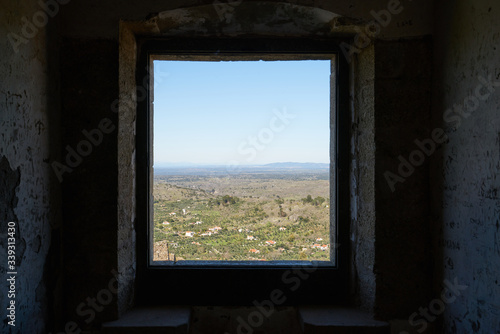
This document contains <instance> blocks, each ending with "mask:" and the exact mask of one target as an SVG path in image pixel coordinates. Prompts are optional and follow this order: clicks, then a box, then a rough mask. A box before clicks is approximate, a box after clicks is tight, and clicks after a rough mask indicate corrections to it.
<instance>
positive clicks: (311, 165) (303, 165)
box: [155, 162, 330, 169]
mask: <svg viewBox="0 0 500 334" xmlns="http://www.w3.org/2000/svg"><path fill="white" fill-rule="evenodd" d="M155 167H156V168H160V169H163V168H166V169H171V168H174V169H177V168H196V169H198V168H203V169H204V168H209V169H219V168H226V167H227V166H226V165H208V164H207V165H204V164H196V163H190V162H180V163H165V164H159V165H158V166H155ZM329 167H330V164H327V163H317V162H273V163H269V164H264V165H240V166H239V168H243V169H325V168H329Z"/></svg>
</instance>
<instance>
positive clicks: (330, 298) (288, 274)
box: [136, 38, 350, 305]
mask: <svg viewBox="0 0 500 334" xmlns="http://www.w3.org/2000/svg"><path fill="white" fill-rule="evenodd" d="M339 44H340V41H338V40H332V39H310V38H308V39H302V38H278V39H276V38H217V39H212V38H203V39H202V38H192V39H187V38H183V39H179V38H163V39H153V38H145V39H139V40H138V48H137V52H138V63H137V73H136V78H137V83H136V84H137V87H138V97H141V96H142V95H143V94H146V97H145V98H144V96H142V98H138V103H137V120H136V127H137V128H136V131H137V134H136V149H137V151H136V167H137V174H136V210H137V223H136V233H137V253H136V259H137V276H136V300H137V302H138V303H139V304H188V305H252V304H253V302H254V301H262V300H268V299H269V298H270V294H271V292H272V291H273V290H275V289H279V290H281V291H282V292H283V295H284V296H285V297H286V300H285V301H284V302H283V304H282V305H299V304H312V303H313V304H322V303H329V304H331V303H332V302H339V303H341V302H343V301H345V300H346V297H347V291H348V290H349V289H348V287H349V281H348V274H349V259H350V252H349V225H350V194H349V166H350V157H349V156H350V131H349V130H350V110H349V66H348V63H347V61H346V59H345V58H344V56H343V53H342V52H341V50H340V49H339V47H338V45H339ZM152 55H169V56H182V55H185V56H208V57H210V56H221V55H223V56H228V57H231V56H232V57H250V56H262V57H266V56H272V57H276V59H277V58H279V57H280V56H281V57H283V59H287V57H290V56H298V57H300V56H304V57H307V56H308V55H324V56H327V55H335V58H336V61H335V64H336V68H335V74H334V75H335V88H336V92H335V99H334V101H335V104H336V105H335V106H333V107H332V106H331V107H330V117H334V118H335V119H334V124H335V128H334V129H332V130H331V135H332V136H333V135H334V136H335V141H334V146H331V150H332V151H331V153H330V154H331V161H332V162H334V164H335V165H336V168H331V171H330V179H331V182H332V181H335V182H334V183H331V187H332V184H334V185H335V189H331V191H330V193H331V194H334V197H333V196H331V197H330V198H331V199H330V204H331V205H334V209H333V210H332V211H331V212H333V214H334V215H335V217H336V218H335V219H336V224H335V229H336V230H335V231H330V232H331V233H334V238H336V242H335V244H336V245H339V246H338V247H335V248H334V249H332V252H334V253H335V262H336V263H335V265H327V264H325V263H321V262H310V261H286V262H283V263H282V264H276V263H270V264H269V263H265V262H261V263H245V264H241V263H237V262H229V263H212V262H211V263H207V264H200V265H194V264H188V265H163V266H158V265H151V264H150V261H149V259H150V256H151V255H150V241H151V240H152V235H150V233H149V224H150V222H151V218H152V217H151V215H152V214H153V213H152V212H151V210H150V208H151V201H152V196H151V191H152V189H151V187H152V184H151V180H152V175H151V166H150V164H151V163H152V161H151V160H152V159H151V157H152V152H151V147H152V145H151V140H152V138H151V127H152V111H151V110H150V94H151V92H150V90H149V89H144V87H145V86H146V88H147V87H148V86H149V87H151V81H152V80H150V78H151V76H152V74H151V75H150V73H149V69H150V68H151V62H152V59H151V56H152ZM145 78H146V79H145ZM151 88H152V87H151ZM332 110H334V112H333V114H332ZM332 139H333V137H332V138H331V142H332ZM332 198H334V200H332ZM330 219H332V217H330ZM332 254H333V253H332ZM190 262H191V261H190Z"/></svg>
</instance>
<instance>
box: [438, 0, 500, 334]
mask: <svg viewBox="0 0 500 334" xmlns="http://www.w3.org/2000/svg"><path fill="white" fill-rule="evenodd" d="M499 13H500V6H499V3H498V2H497V1H494V0H480V1H472V0H459V1H445V2H444V3H443V4H442V5H441V6H440V7H439V10H438V16H439V17H440V20H438V21H437V22H436V29H435V30H436V43H435V45H436V54H435V68H436V70H437V71H436V82H435V83H436V85H435V89H434V92H435V94H434V109H433V125H434V126H435V127H437V128H443V129H445V130H446V135H447V136H448V138H449V140H448V142H447V143H446V144H445V145H444V146H443V148H442V149H441V150H440V151H439V152H438V153H437V154H435V155H433V156H432V158H433V166H432V171H433V173H432V174H431V176H432V178H431V189H432V194H433V202H432V204H433V206H432V213H433V221H434V222H433V223H434V228H435V236H436V238H435V240H434V248H435V250H436V254H437V257H436V273H437V275H438V276H437V278H436V282H435V283H436V286H435V293H436V295H437V296H439V295H440V293H441V291H443V281H444V280H445V279H448V280H450V281H452V282H453V281H454V279H455V278H456V279H457V281H458V283H459V284H461V285H467V286H468V288H467V289H465V290H461V291H459V296H457V299H456V301H454V302H452V303H449V304H446V311H445V312H444V327H445V329H446V330H445V332H446V333H498V332H499V331H500V197H499V196H500V178H499V172H500V47H499V44H500V27H499V24H498V16H499ZM479 77H483V78H485V79H486V80H487V81H490V80H491V82H492V83H493V85H492V86H491V85H484V82H483V80H482V79H479ZM480 85H482V86H483V88H478V87H480ZM485 86H489V87H487V88H484V87H485ZM478 96H482V97H479V98H478ZM450 108H451V109H454V110H455V111H454V112H451V113H450V112H449V111H447V110H448V109H450ZM460 108H462V109H463V113H461V112H460ZM443 116H445V119H443Z"/></svg>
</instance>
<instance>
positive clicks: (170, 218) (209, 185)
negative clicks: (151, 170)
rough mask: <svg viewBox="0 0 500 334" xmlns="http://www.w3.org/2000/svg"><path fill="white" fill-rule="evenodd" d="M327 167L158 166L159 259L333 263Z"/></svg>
mask: <svg viewBox="0 0 500 334" xmlns="http://www.w3.org/2000/svg"><path fill="white" fill-rule="evenodd" d="M329 184H330V183H329V166H328V164H313V163H274V164H267V165H263V166H251V167H248V166H247V167H245V166H243V167H240V168H238V169H237V170H235V169H232V170H228V169H226V168H225V167H220V166H212V167H211V166H188V167H176V166H171V167H168V168H155V174H154V186H153V187H154V189H153V195H154V249H153V254H154V256H153V258H154V261H182V260H200V261H201V260H203V261H290V260H295V261H297V260H308V261H329V260H330V219H329V217H330V196H329V194H330V186H329Z"/></svg>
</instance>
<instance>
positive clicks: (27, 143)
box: [0, 1, 60, 333]
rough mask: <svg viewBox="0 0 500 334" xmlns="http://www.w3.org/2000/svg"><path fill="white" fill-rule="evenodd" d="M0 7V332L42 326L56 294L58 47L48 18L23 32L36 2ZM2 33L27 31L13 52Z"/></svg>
mask: <svg viewBox="0 0 500 334" xmlns="http://www.w3.org/2000/svg"><path fill="white" fill-rule="evenodd" d="M0 8H2V9H1V10H0V59H1V63H0V77H1V78H2V79H1V80H0V140H1V141H0V259H2V264H1V265H0V280H1V282H2V283H1V284H2V288H1V289H2V292H1V293H0V305H2V306H1V309H2V312H1V317H2V319H1V321H0V332H2V333H7V332H9V333H46V331H48V330H50V328H51V324H53V322H54V320H55V316H54V313H55V312H56V311H55V308H56V307H57V305H56V303H55V300H57V299H58V298H60V295H59V293H58V291H59V289H58V286H59V278H60V277H59V262H60V261H59V254H60V249H59V240H60V213H59V209H60V205H59V198H60V197H59V191H58V189H59V183H58V182H57V179H56V177H55V175H54V174H53V172H52V169H51V166H50V161H52V160H54V159H56V158H57V157H58V153H59V145H58V140H57V137H58V136H57V132H58V124H59V121H58V107H57V96H58V94H57V90H56V85H55V82H56V81H55V78H54V75H53V74H56V73H57V72H56V71H55V69H56V67H55V66H56V63H57V55H56V54H55V53H54V52H53V51H54V48H53V45H52V40H51V37H52V36H53V35H52V28H51V23H50V22H49V26H46V25H40V26H38V27H36V26H35V29H34V30H31V31H30V30H27V31H28V33H26V34H25V35H24V36H29V38H26V37H23V27H24V26H25V25H26V24H25V23H24V22H23V17H26V18H28V19H29V20H30V22H31V19H32V17H33V15H34V13H36V12H37V11H38V10H40V8H39V7H38V5H37V2H36V1H22V2H13V1H1V4H0ZM8 34H16V35H18V36H21V38H26V40H25V43H21V44H19V45H18V46H17V49H18V50H17V52H16V51H15V48H13V44H11V42H10V41H9V39H8V36H9V35H8ZM10 36H11V37H12V36H13V35H10ZM52 71H53V72H52ZM51 73H52V74H51ZM11 221H12V222H14V223H16V235H15V237H16V265H17V268H16V270H17V279H16V296H15V302H16V318H15V324H16V327H10V326H8V325H7V318H6V314H7V311H6V308H7V306H8V305H9V304H8V303H9V302H10V300H11V299H8V298H7V290H6V289H7V282H6V279H7V273H6V272H7V269H8V268H7V266H6V265H7V223H8V222H11ZM9 277H10V275H9ZM9 330H11V331H9Z"/></svg>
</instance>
